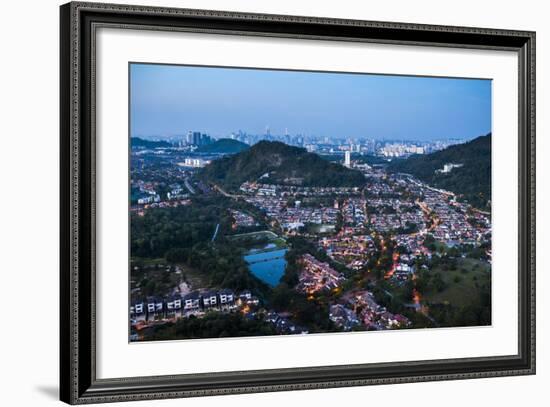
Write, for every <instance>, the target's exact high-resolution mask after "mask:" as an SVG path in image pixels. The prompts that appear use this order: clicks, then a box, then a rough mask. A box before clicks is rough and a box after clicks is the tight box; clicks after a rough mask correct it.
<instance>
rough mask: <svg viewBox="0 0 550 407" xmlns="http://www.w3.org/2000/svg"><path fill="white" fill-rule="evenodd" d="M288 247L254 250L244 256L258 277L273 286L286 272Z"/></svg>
mask: <svg viewBox="0 0 550 407" xmlns="http://www.w3.org/2000/svg"><path fill="white" fill-rule="evenodd" d="M286 251H287V249H277V250H271V248H267V247H266V248H264V250H261V251H259V250H254V251H251V252H249V254H248V255H246V256H244V260H245V261H246V262H247V263H248V268H249V269H250V271H251V272H252V274H254V275H255V276H256V277H258V278H259V279H260V280H262V281H263V282H265V283H267V284H269V285H270V286H271V287H274V286H276V285H277V284H279V281H280V280H281V277H282V276H283V274H284V272H285V267H286V260H285V253H286Z"/></svg>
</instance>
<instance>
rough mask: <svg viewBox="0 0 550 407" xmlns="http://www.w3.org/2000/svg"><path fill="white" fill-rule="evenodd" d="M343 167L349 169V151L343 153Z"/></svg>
mask: <svg viewBox="0 0 550 407" xmlns="http://www.w3.org/2000/svg"><path fill="white" fill-rule="evenodd" d="M344 166H346V167H348V168H350V167H351V151H349V150H346V152H345V153H344Z"/></svg>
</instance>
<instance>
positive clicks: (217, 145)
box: [197, 138, 248, 154]
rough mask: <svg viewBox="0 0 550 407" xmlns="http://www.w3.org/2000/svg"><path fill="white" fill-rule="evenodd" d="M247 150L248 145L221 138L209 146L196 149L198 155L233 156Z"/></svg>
mask: <svg viewBox="0 0 550 407" xmlns="http://www.w3.org/2000/svg"><path fill="white" fill-rule="evenodd" d="M247 148H248V144H246V143H242V142H240V141H238V140H232V139H230V138H221V139H219V140H216V141H215V142H213V143H211V144H207V145H205V146H201V147H199V148H198V149H197V152H198V153H219V154H235V153H240V152H241V151H244V150H246V149H247Z"/></svg>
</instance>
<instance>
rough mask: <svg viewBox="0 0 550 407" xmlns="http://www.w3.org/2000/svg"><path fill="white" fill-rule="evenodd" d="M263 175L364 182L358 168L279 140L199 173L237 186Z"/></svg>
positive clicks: (275, 179) (317, 182)
mask: <svg viewBox="0 0 550 407" xmlns="http://www.w3.org/2000/svg"><path fill="white" fill-rule="evenodd" d="M265 174H268V176H266V177H264V178H263V179H262V181H263V182H265V183H266V184H285V185H300V186H309V187H313V186H316V187H330V186H333V187H339V186H361V185H363V184H364V177H363V175H362V174H361V173H360V172H359V171H356V170H351V169H349V168H346V167H343V166H342V165H339V164H334V163H330V162H328V161H326V160H324V159H323V158H321V157H319V156H318V155H317V154H313V153H308V152H307V151H306V150H305V149H303V148H298V147H291V146H288V145H286V144H284V143H280V142H276V141H261V142H259V143H258V144H255V145H254V146H252V147H250V148H249V149H248V150H245V151H242V152H240V153H238V154H235V155H232V156H227V157H223V158H220V159H219V160H215V161H213V162H212V163H210V164H209V165H207V166H206V167H205V168H203V170H202V171H201V172H200V173H199V177H200V178H202V179H203V180H205V181H207V182H212V183H216V184H219V185H221V186H223V187H225V188H227V189H228V190H236V189H238V188H239V186H240V185H241V184H242V183H243V182H245V181H255V180H257V179H258V178H260V177H262V176H264V175H265Z"/></svg>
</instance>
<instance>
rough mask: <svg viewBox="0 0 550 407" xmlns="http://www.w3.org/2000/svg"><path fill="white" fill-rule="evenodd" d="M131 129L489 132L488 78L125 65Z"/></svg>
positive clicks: (420, 135) (412, 135) (375, 134)
mask: <svg viewBox="0 0 550 407" xmlns="http://www.w3.org/2000/svg"><path fill="white" fill-rule="evenodd" d="M130 69H131V76H130V86H131V90H130V92H131V93H130V96H131V99H130V114H131V133H132V136H163V135H164V136H172V135H184V134H186V133H187V132H188V131H189V130H196V131H202V132H205V133H209V134H211V135H213V136H217V137H220V136H228V135H229V134H230V133H231V132H232V131H237V130H239V129H241V130H243V131H246V132H247V133H251V134H262V133H264V132H265V128H266V126H269V128H270V130H271V133H272V134H283V133H284V132H285V129H288V132H289V133H290V134H304V135H316V136H322V137H325V136H328V137H334V138H348V137H367V138H376V139H384V138H385V139H409V140H433V139H446V138H474V137H477V136H480V135H483V134H486V133H488V132H490V131H491V81H490V80H479V79H450V78H433V77H432V78H427V77H414V76H389V75H370V74H343V73H323V72H298V71H274V70H258V69H237V68H208V67H189V66H179V65H150V64H131V68H130Z"/></svg>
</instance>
